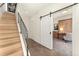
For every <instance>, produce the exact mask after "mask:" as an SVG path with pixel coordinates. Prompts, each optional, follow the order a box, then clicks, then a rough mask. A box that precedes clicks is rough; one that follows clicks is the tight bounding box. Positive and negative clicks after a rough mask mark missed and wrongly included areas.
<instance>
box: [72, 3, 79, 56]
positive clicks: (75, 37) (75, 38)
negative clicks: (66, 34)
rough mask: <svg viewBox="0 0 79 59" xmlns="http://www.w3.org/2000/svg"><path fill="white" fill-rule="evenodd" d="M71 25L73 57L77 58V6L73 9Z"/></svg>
mask: <svg viewBox="0 0 79 59" xmlns="http://www.w3.org/2000/svg"><path fill="white" fill-rule="evenodd" d="M72 23H73V25H72V26H73V27H72V40H73V41H72V42H73V55H75V56H79V4H77V5H75V6H74V7H73V21H72Z"/></svg>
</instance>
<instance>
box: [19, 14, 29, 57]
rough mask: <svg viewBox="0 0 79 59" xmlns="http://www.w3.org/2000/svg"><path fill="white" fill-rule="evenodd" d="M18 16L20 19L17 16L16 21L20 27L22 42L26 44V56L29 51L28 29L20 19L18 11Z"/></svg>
mask: <svg viewBox="0 0 79 59" xmlns="http://www.w3.org/2000/svg"><path fill="white" fill-rule="evenodd" d="M18 17H20V19H19V18H18V23H19V26H20V29H21V34H22V37H23V40H24V44H25V45H27V46H26V50H27V56H29V51H28V30H27V28H26V26H25V24H24V22H23V20H22V17H21V16H20V14H19V13H18Z"/></svg>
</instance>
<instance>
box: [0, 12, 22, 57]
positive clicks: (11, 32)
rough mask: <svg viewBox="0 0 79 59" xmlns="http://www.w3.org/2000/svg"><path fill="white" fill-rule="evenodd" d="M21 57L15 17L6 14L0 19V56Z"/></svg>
mask: <svg viewBox="0 0 79 59" xmlns="http://www.w3.org/2000/svg"><path fill="white" fill-rule="evenodd" d="M22 55H23V51H22V47H21V42H20V37H19V32H18V28H17V25H16V18H15V15H14V14H11V13H8V12H6V13H4V14H2V16H1V18H0V56H22Z"/></svg>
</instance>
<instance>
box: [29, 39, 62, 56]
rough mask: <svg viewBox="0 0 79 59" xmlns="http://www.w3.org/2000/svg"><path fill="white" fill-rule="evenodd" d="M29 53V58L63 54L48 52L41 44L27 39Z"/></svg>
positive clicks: (53, 51)
mask: <svg viewBox="0 0 79 59" xmlns="http://www.w3.org/2000/svg"><path fill="white" fill-rule="evenodd" d="M28 45H29V51H30V55H31V56H62V55H63V53H61V52H59V51H55V50H53V49H52V50H50V49H48V48H46V47H44V46H42V45H41V44H39V43H37V42H35V41H34V40H32V39H29V44H28Z"/></svg>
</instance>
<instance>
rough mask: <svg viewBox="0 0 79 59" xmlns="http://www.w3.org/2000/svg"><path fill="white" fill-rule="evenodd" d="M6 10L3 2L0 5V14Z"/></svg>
mask: <svg viewBox="0 0 79 59" xmlns="http://www.w3.org/2000/svg"><path fill="white" fill-rule="evenodd" d="M5 11H6V5H5V4H4V5H3V6H2V7H0V15H2V13H4V12H5Z"/></svg>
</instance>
